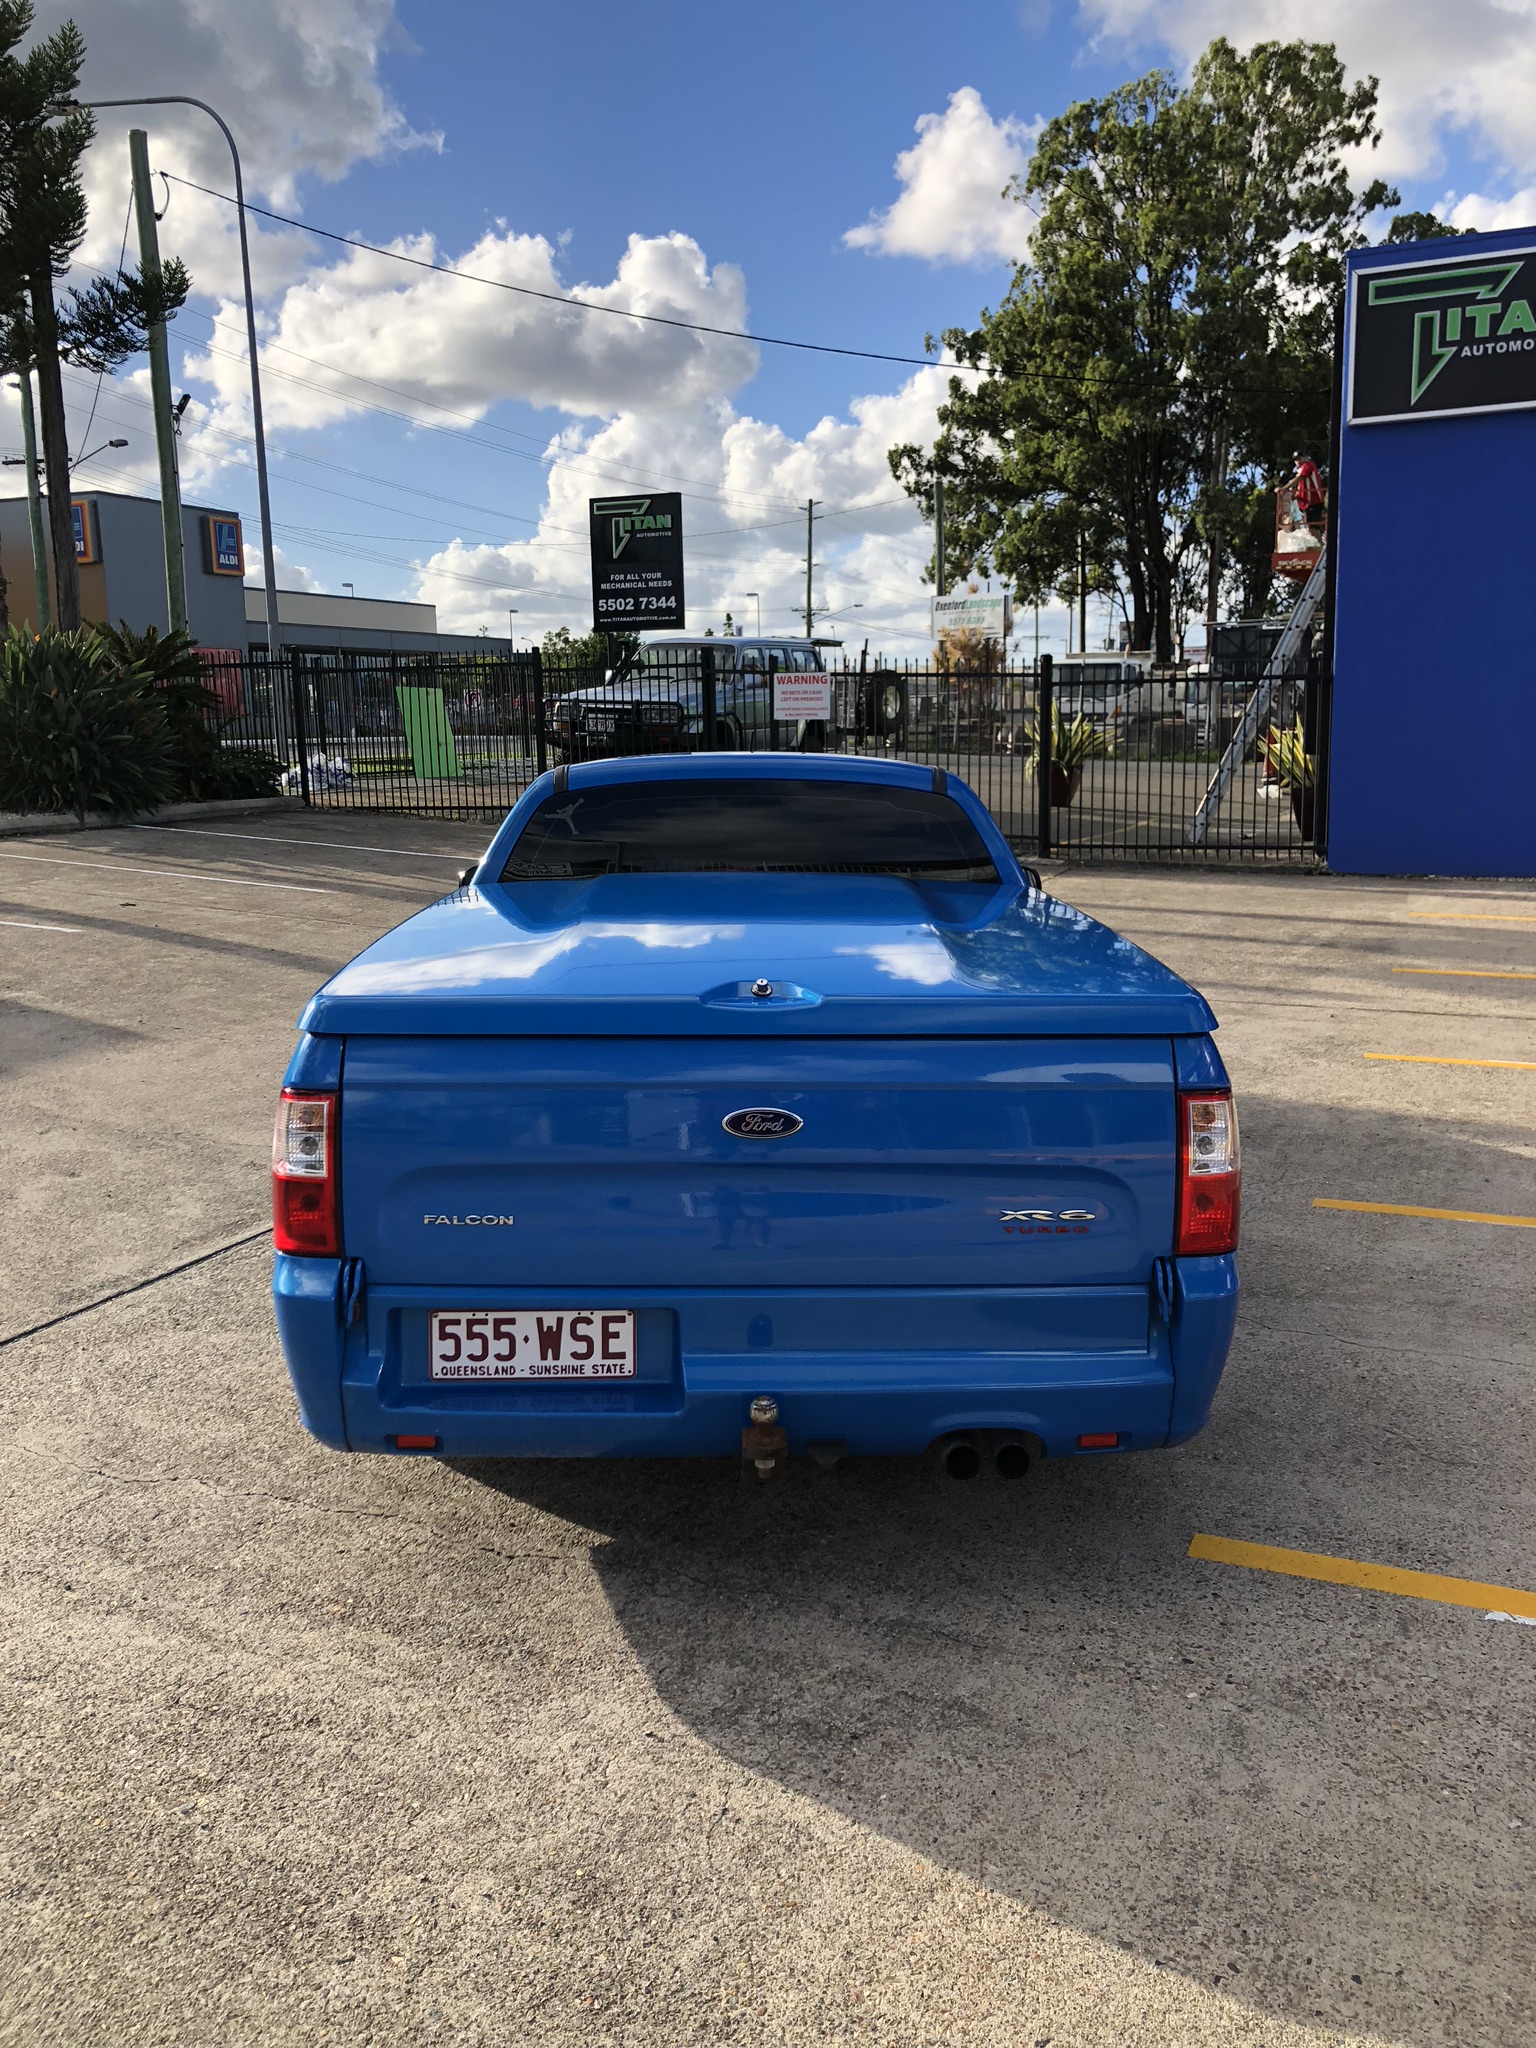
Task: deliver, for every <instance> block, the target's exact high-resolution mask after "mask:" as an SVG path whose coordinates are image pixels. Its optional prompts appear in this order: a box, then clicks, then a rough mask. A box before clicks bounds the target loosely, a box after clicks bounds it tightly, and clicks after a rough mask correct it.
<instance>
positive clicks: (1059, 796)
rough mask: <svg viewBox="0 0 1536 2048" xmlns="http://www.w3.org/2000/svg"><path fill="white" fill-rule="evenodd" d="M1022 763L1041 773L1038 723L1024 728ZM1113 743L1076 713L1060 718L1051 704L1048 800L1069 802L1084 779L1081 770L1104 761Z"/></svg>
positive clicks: (1106, 735)
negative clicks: (1023, 759)
mask: <svg viewBox="0 0 1536 2048" xmlns="http://www.w3.org/2000/svg"><path fill="white" fill-rule="evenodd" d="M1024 742H1025V763H1026V766H1027V767H1028V768H1029V770H1030V772H1031V773H1032V774H1035V775H1038V774H1039V772H1040V741H1039V725H1038V722H1036V723H1032V724H1026V725H1025V727H1024ZM1114 748H1115V743H1114V741H1113V739H1112V738H1111V737H1110V735H1109V734H1108V733H1107V732H1105V731H1103V729H1102V728H1101V727H1099V726H1097V725H1095V724H1094V722H1093V720H1092V719H1091V718H1085V717H1084V716H1083V714H1082V712H1080V711H1079V712H1076V713H1074V714H1073V716H1072V717H1071V718H1069V719H1063V718H1062V715H1061V713H1060V711H1059V710H1058V709H1057V708H1056V706H1055V705H1054V704H1053V705H1052V706H1051V802H1052V803H1053V804H1056V805H1066V804H1069V803H1071V801H1072V799H1073V797H1075V796H1076V795H1077V786H1078V784H1079V783H1080V782H1081V781H1082V779H1083V769H1084V767H1085V766H1086V765H1087V764H1088V762H1090V761H1104V760H1107V759H1108V758H1109V756H1110V755H1111V754H1112V753H1113V752H1114Z"/></svg>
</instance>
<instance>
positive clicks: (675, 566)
mask: <svg viewBox="0 0 1536 2048" xmlns="http://www.w3.org/2000/svg"><path fill="white" fill-rule="evenodd" d="M587 511H588V516H589V518H590V519H591V522H592V623H593V625H594V626H595V627H597V629H598V630H599V631H600V632H601V631H610V630H612V629H613V628H614V627H625V626H627V627H634V626H681V625H682V624H683V623H684V620H683V500H682V495H681V493H680V492H677V491H663V492H660V493H657V494H653V495H652V496H650V497H648V498H590V499H589V500H588V501H587Z"/></svg>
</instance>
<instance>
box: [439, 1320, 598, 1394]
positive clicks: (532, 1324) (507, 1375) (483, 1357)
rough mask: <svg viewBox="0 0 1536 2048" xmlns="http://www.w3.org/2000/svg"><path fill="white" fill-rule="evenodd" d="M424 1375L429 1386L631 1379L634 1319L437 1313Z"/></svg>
mask: <svg viewBox="0 0 1536 2048" xmlns="http://www.w3.org/2000/svg"><path fill="white" fill-rule="evenodd" d="M430 1322H431V1330H430V1336H429V1339H428V1350H427V1371H428V1374H429V1376H430V1377H431V1378H432V1379H434V1380H632V1379H633V1378H634V1376H635V1312H634V1310H633V1309H628V1308H625V1309H612V1308H520V1309H513V1310H510V1311H506V1312H503V1313H500V1314H498V1313H496V1312H495V1311H493V1310H487V1311H486V1312H485V1313H484V1314H480V1313H467V1314H466V1313H460V1312H457V1311H451V1310H447V1309H434V1310H433V1311H432V1315H431V1318H430Z"/></svg>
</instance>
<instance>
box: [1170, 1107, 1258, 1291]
mask: <svg viewBox="0 0 1536 2048" xmlns="http://www.w3.org/2000/svg"><path fill="white" fill-rule="evenodd" d="M1241 1199H1242V1171H1241V1165H1240V1161H1239V1157H1238V1145H1237V1107H1236V1104H1235V1103H1234V1102H1233V1100H1232V1097H1231V1096H1230V1095H1228V1094H1220V1095H1217V1094H1199V1095H1181V1096H1180V1097H1179V1201H1178V1219H1177V1227H1176V1229H1175V1233H1174V1242H1173V1249H1174V1254H1175V1256H1176V1257H1183V1258H1188V1257H1191V1256H1193V1255H1195V1254H1198V1253H1209V1252H1235V1251H1236V1250H1237V1221H1238V1210H1239V1207H1240V1204H1241Z"/></svg>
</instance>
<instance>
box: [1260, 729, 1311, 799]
mask: <svg viewBox="0 0 1536 2048" xmlns="http://www.w3.org/2000/svg"><path fill="white" fill-rule="evenodd" d="M1259 752H1260V753H1261V754H1262V755H1263V756H1264V772H1265V774H1266V775H1268V776H1269V777H1271V779H1272V780H1274V781H1275V782H1278V783H1279V785H1280V787H1281V788H1282V789H1311V788H1312V786H1313V783H1314V781H1315V780H1316V776H1317V758H1316V756H1315V755H1313V754H1309V753H1308V752H1307V735H1306V731H1305V729H1304V728H1303V726H1302V722H1301V719H1300V718H1299V717H1298V718H1297V720H1296V723H1295V724H1294V725H1292V726H1290V727H1284V726H1278V725H1272V726H1271V727H1270V728H1269V730H1268V731H1267V732H1266V733H1265V734H1264V735H1263V736H1262V738H1261V739H1260V741H1259Z"/></svg>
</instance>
